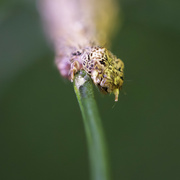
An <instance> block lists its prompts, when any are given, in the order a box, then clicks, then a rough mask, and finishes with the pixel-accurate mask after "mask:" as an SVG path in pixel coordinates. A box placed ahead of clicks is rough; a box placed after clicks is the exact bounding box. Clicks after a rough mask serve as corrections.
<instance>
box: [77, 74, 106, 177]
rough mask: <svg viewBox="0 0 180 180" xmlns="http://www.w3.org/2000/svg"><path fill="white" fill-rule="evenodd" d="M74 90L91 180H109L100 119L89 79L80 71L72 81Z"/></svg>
mask: <svg viewBox="0 0 180 180" xmlns="http://www.w3.org/2000/svg"><path fill="white" fill-rule="evenodd" d="M74 90H75V93H76V96H77V99H78V102H79V106H80V109H81V113H82V116H83V121H84V126H85V132H86V137H87V142H88V151H89V159H90V168H91V179H92V180H110V173H109V163H108V158H107V148H106V144H105V138H104V133H103V128H102V124H101V119H100V116H99V112H98V109H97V105H96V101H95V99H94V92H93V85H92V82H91V78H90V77H89V75H87V74H86V72H85V71H80V72H79V73H77V74H76V76H75V79H74Z"/></svg>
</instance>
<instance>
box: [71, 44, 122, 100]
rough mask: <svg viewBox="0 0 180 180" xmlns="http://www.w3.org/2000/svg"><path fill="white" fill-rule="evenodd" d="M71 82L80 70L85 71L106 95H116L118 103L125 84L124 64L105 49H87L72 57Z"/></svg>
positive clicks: (77, 52) (96, 47) (75, 53)
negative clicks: (120, 91)
mask: <svg viewBox="0 0 180 180" xmlns="http://www.w3.org/2000/svg"><path fill="white" fill-rule="evenodd" d="M70 59H71V60H70V61H71V69H70V77H71V81H73V79H74V75H75V73H76V72H78V71H79V70H81V69H83V70H85V71H86V72H87V73H88V74H89V75H90V76H91V78H92V80H93V82H94V84H95V85H96V86H98V88H99V89H100V91H101V92H102V93H104V94H108V93H114V95H115V101H118V95H119V90H120V89H121V88H122V85H123V82H124V63H123V62H122V60H120V59H118V58H117V57H116V56H115V55H113V54H112V53H111V52H110V51H108V50H107V49H106V48H104V47H99V46H95V47H91V48H85V49H83V50H81V51H76V52H73V53H72V55H71V58H70Z"/></svg>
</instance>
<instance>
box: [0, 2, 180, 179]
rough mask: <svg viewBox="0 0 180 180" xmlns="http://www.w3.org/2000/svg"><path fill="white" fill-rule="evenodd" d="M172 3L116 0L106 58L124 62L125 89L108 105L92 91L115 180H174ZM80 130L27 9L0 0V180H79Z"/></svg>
mask: <svg viewBox="0 0 180 180" xmlns="http://www.w3.org/2000/svg"><path fill="white" fill-rule="evenodd" d="M179 6H180V1H175V0H174V1H167V0H165V1H162V0H146V1H143V0H121V9H122V12H123V13H122V16H123V17H121V18H122V19H123V23H122V27H121V29H120V30H119V31H118V34H117V35H116V37H115V38H114V40H113V41H112V45H113V47H112V52H113V53H114V54H116V55H117V56H119V57H120V58H121V59H122V60H123V61H124V62H125V77H126V78H125V85H124V89H123V90H122V93H121V94H120V98H119V102H118V103H117V104H116V105H115V106H114V97H113V96H103V95H100V93H99V92H98V90H96V89H95V92H96V99H97V102H98V105H99V109H100V113H101V115H102V119H103V124H104V128H105V132H106V136H107V141H108V145H109V152H110V157H111V168H112V171H113V178H114V180H120V179H122V180H131V179H133V180H152V179H153V180H161V179H162V180H169V179H174V180H176V179H180V173H179V167H180V165H179V162H180V155H179V151H180V142H179V139H180V132H179V129H180V112H179V107H180V103H179V102H180V95H179V91H180V83H179V66H180V61H179V58H180V52H179V42H180V23H179V18H180V13H179V8H178V7H179ZM83 128H84V127H83V123H82V118H81V114H80V111H79V108H78V103H77V101H76V97H75V95H74V92H73V87H72V84H71V83H70V82H68V81H65V80H63V79H62V78H61V77H60V75H59V73H58V71H57V69H56V67H55V65H54V62H53V53H52V51H51V50H50V48H49V47H48V46H47V43H46V40H45V37H44V35H43V33H42V29H41V24H40V20H39V17H38V13H37V11H36V7H35V3H34V2H32V1H27V0H26V1H20V0H16V1H10V0H6V1H5V0H4V1H1V2H0V143H1V148H0V167H1V168H0V171H1V172H0V179H2V180H12V179H13V180H16V179H17V180H19V179H23V180H24V179H25V180H31V179H33V180H36V179H37V180H39V179H43V180H45V179H78V180H81V179H82V180H84V179H88V178H89V172H88V157H87V149H86V142H85V134H84V129H83Z"/></svg>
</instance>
